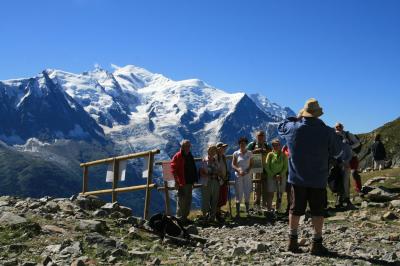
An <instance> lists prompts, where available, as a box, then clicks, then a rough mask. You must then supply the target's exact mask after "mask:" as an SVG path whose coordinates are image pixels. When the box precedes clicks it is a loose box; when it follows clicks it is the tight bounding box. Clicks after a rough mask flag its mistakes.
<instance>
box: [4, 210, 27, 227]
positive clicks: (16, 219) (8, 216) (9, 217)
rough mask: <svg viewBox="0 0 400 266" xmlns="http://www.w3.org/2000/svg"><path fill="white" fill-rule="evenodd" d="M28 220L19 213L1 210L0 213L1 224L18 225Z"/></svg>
mask: <svg viewBox="0 0 400 266" xmlns="http://www.w3.org/2000/svg"><path fill="white" fill-rule="evenodd" d="M27 222H28V221H27V220H26V219H25V218H24V217H21V216H19V215H16V214H14V213H12V212H3V213H2V214H1V215H0V224H1V225H20V224H26V223H27Z"/></svg>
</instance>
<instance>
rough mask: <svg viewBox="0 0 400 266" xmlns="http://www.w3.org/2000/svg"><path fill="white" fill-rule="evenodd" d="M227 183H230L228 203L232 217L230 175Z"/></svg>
mask: <svg viewBox="0 0 400 266" xmlns="http://www.w3.org/2000/svg"><path fill="white" fill-rule="evenodd" d="M227 185H228V205H229V216H230V217H231V219H232V205H231V184H230V183H229V177H228V181H227Z"/></svg>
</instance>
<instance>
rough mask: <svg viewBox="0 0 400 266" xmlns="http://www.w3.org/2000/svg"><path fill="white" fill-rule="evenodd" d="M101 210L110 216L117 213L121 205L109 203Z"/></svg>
mask: <svg viewBox="0 0 400 266" xmlns="http://www.w3.org/2000/svg"><path fill="white" fill-rule="evenodd" d="M101 209H102V210H104V211H106V212H107V213H109V214H110V213H113V212H115V211H119V204H118V202H112V203H111V202H108V203H106V204H104V205H103V206H101Z"/></svg>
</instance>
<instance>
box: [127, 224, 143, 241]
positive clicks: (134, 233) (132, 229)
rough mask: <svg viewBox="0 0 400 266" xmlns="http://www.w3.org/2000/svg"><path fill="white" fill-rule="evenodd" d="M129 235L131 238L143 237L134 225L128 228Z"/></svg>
mask: <svg viewBox="0 0 400 266" xmlns="http://www.w3.org/2000/svg"><path fill="white" fill-rule="evenodd" d="M128 237H129V238H131V239H139V238H141V237H140V235H139V234H138V229H137V228H136V227H133V226H132V227H130V228H129V229H128Z"/></svg>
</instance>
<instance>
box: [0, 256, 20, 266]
mask: <svg viewBox="0 0 400 266" xmlns="http://www.w3.org/2000/svg"><path fill="white" fill-rule="evenodd" d="M2 265H3V266H18V260H17V259H15V258H14V259H10V260H6V261H4V262H3V264H2Z"/></svg>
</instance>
